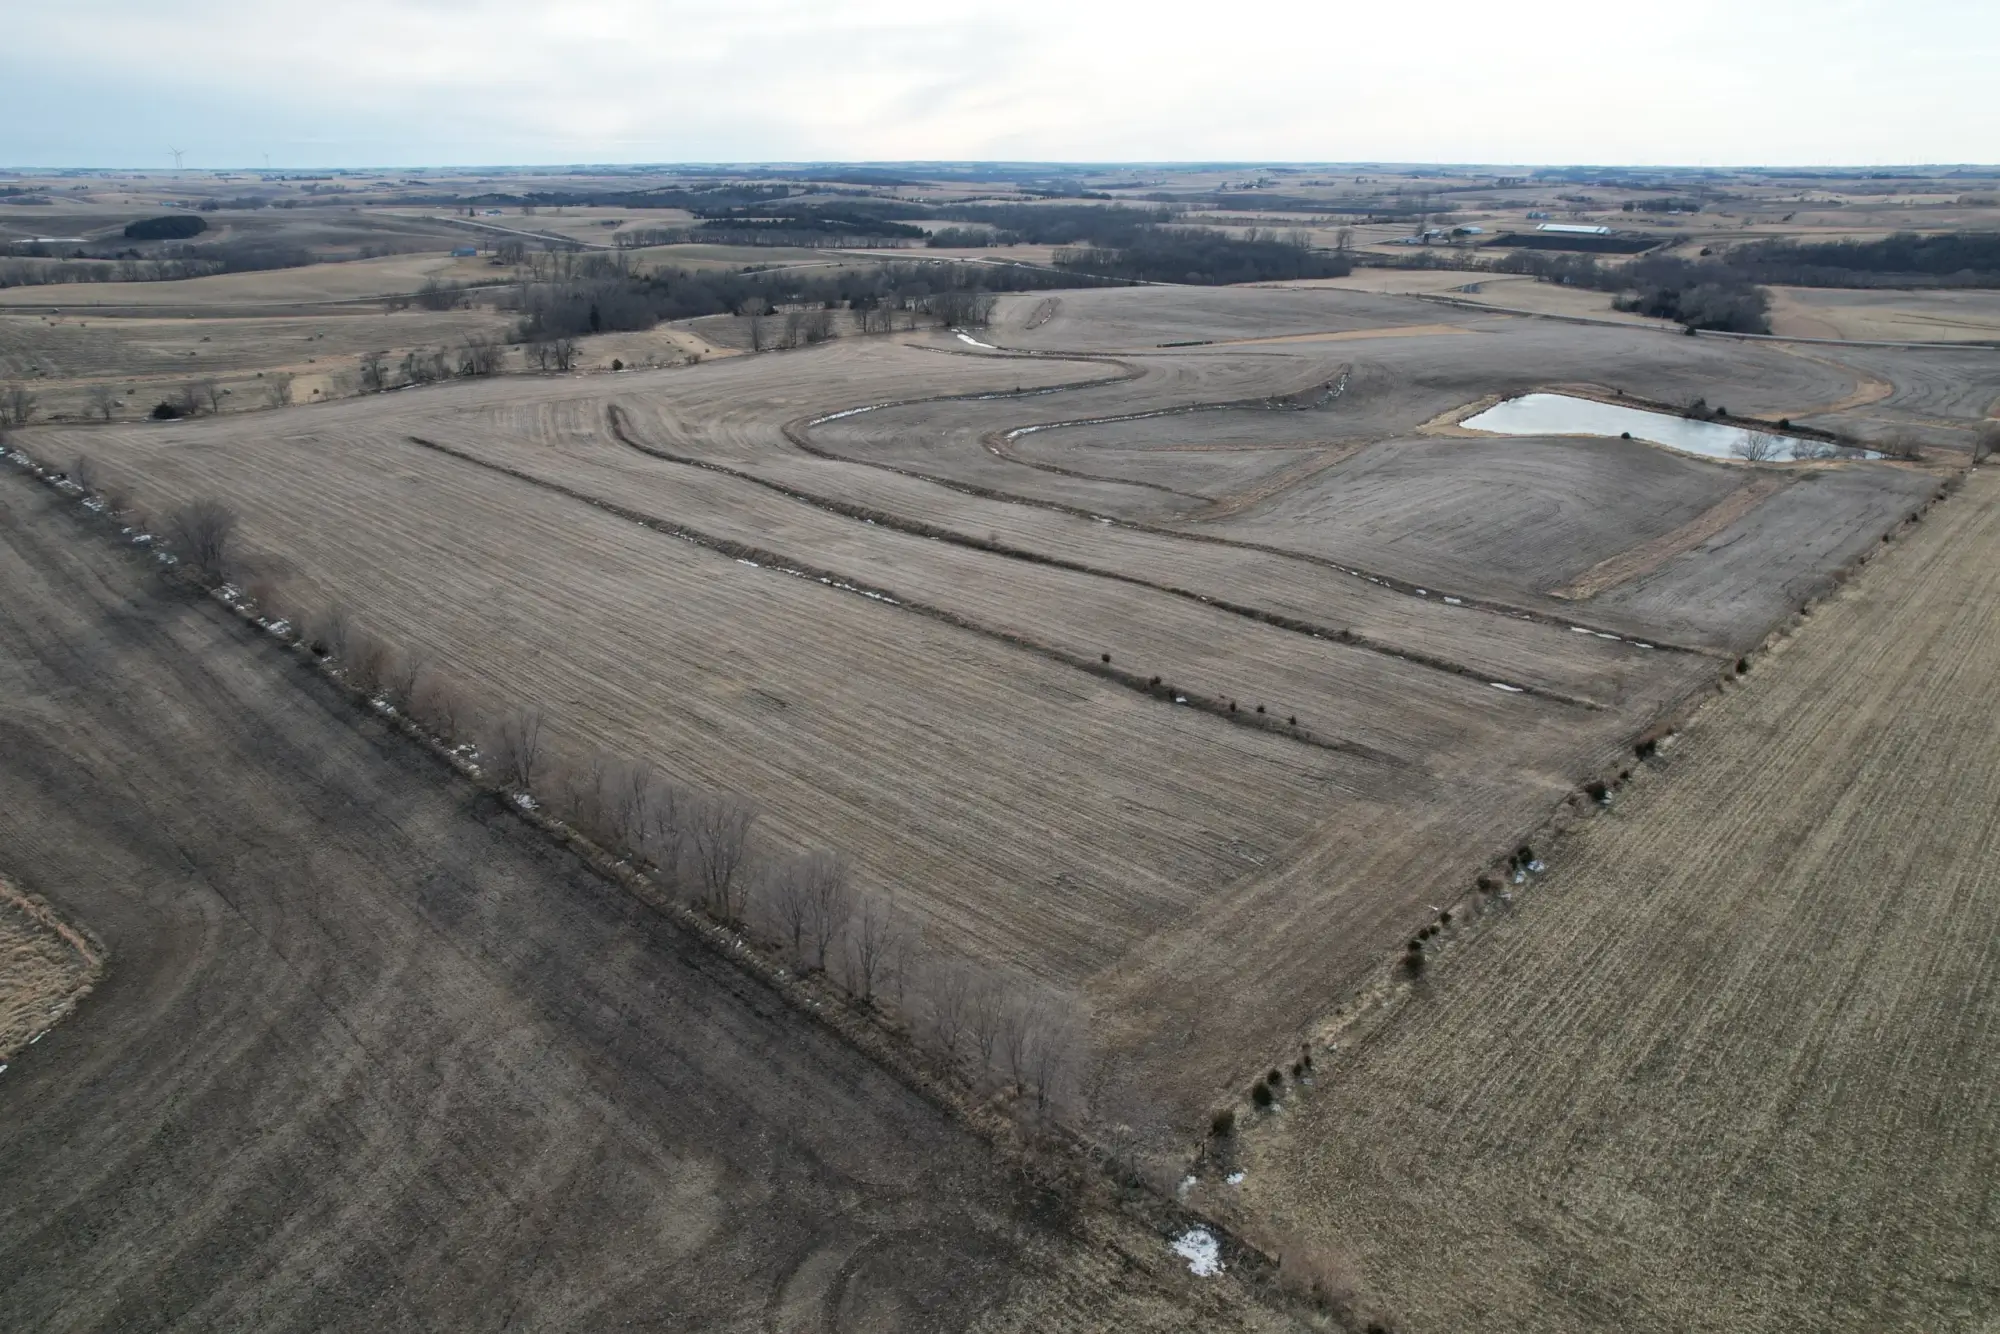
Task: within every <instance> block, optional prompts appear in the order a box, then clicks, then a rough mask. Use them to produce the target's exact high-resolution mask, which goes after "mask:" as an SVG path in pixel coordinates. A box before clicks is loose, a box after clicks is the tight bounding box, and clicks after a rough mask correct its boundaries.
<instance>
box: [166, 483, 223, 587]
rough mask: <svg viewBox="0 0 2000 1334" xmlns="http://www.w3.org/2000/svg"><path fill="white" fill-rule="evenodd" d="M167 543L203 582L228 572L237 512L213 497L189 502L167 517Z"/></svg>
mask: <svg viewBox="0 0 2000 1334" xmlns="http://www.w3.org/2000/svg"><path fill="white" fill-rule="evenodd" d="M166 528H167V540H168V541H169V542H171V543H172V544H173V547H174V550H175V552H176V553H177V554H178V555H179V556H180V558H181V559H182V560H183V561H185V562H186V563H187V564H188V565H189V566H190V567H192V568H193V569H194V570H195V571H196V572H197V573H198V574H200V575H201V576H202V577H203V578H205V579H210V580H219V579H221V578H222V577H223V576H224V575H225V574H226V573H227V567H228V564H229V548H230V542H231V539H233V538H234V537H235V534H236V511H235V510H233V509H231V508H230V507H229V506H227V505H225V504H223V503H222V502H221V501H219V500H216V499H214V498H213V497H207V496H204V497H202V498H201V499H199V500H191V501H189V502H188V503H187V504H185V505H183V506H181V507H180V508H179V509H177V510H175V511H174V512H173V513H172V514H169V515H168V516H167V524H166Z"/></svg>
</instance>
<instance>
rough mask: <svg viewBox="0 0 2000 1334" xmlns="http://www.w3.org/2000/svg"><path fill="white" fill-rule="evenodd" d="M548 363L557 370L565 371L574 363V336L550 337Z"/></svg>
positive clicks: (575, 351)
mask: <svg viewBox="0 0 2000 1334" xmlns="http://www.w3.org/2000/svg"><path fill="white" fill-rule="evenodd" d="M547 347H548V349H549V364H550V365H551V366H552V367H554V368H555V369H556V370H558V371H567V370H570V369H571V368H572V367H574V366H575V365H576V354H577V346H576V340H575V339H574V338H551V339H550V340H549V341H548V343H547Z"/></svg>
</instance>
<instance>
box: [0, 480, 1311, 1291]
mask: <svg viewBox="0 0 2000 1334" xmlns="http://www.w3.org/2000/svg"><path fill="white" fill-rule="evenodd" d="M9 471H10V473H12V470H11V469H10V470H9ZM53 510H54V502H53V499H52V497H51V496H50V494H49V493H48V492H46V491H44V490H43V489H42V488H40V487H37V486H34V485H32V484H30V483H28V482H26V481H25V480H23V479H21V478H20V477H18V476H15V475H10V476H8V477H5V478H0V586H4V587H5V588H6V589H7V590H8V597H7V599H6V601H5V604H4V607H0V701H4V703H0V736H4V739H5V744H4V745H0V865H5V866H6V867H7V868H8V874H9V876H10V877H12V878H13V880H14V883H16V884H17V885H18V886H19V887H20V888H21V889H23V890H30V891H33V892H35V893H37V894H39V895H41V896H43V897H44V898H46V899H47V900H48V902H49V903H50V904H51V905H54V906H55V907H57V908H59V909H60V910H61V911H62V912H63V913H64V914H65V915H67V916H74V917H75V918H76V919H78V920H81V921H84V922H87V923H89V924H90V926H91V928H92V930H93V931H94V933H95V934H96V935H97V936H98V937H99V938H101V940H102V941H103V944H104V946H105V947H106V949H107V951H108V955H109V969H108V972H107V973H106V974H105V977H104V979H103V981H102V982H101V984H100V985H99V986H98V988H97V989H96V991H95V992H94V993H93V994H91V995H90V996H89V997H88V998H86V999H85V1000H84V1001H83V1003H82V1005H81V1006H80V1008H79V1009H78V1010H77V1011H76V1013H75V1014H73V1015H72V1016H71V1017H69V1018H68V1019H67V1020H65V1021H64V1022H63V1023H61V1024H60V1025H58V1026H57V1027H55V1028H54V1029H53V1030H51V1031H50V1032H49V1033H48V1035H47V1036H46V1037H45V1038H44V1039H43V1040H42V1041H41V1042H39V1043H36V1044H35V1045H34V1046H32V1047H30V1048H27V1049H25V1050H24V1051H22V1052H20V1053H18V1054H17V1055H16V1056H15V1057H14V1059H13V1061H12V1064H11V1066H10V1067H9V1068H8V1069H6V1070H5V1072H4V1073H0V1179H4V1180H5V1181H7V1183H8V1190H7V1192H6V1196H5V1198H4V1199H0V1303H4V1306H5V1309H6V1310H7V1312H8V1320H7V1323H8V1324H9V1326H10V1327H12V1328H20V1329H43V1328H58V1327H60V1328H63V1329H75V1330H86V1329H157V1328H168V1327H178V1328H194V1327H199V1328H211V1329H213V1328H255V1329H259V1330H291V1329H325V1328H329V1327H354V1326H357V1325H366V1326H376V1327H384V1328H443V1327H465V1326H488V1325H494V1326H497V1325H502V1324H506V1323H509V1322H512V1323H514V1324H517V1325H519V1326H521V1327H524V1328H579V1327H586V1326H592V1325H599V1324H607V1323H616V1322H625V1321H630V1322H633V1323H635V1324H639V1325H643V1326H647V1327H673V1328H701V1329H717V1330H739V1329H740V1330H746V1331H747V1330H765V1329H771V1328H779V1329H785V1330H843V1331H846V1330H869V1331H882V1330H910V1331H931V1330H938V1329H950V1328H965V1327H973V1326H976V1327H978V1328H980V1329H984V1330H996V1331H999V1330H1022V1331H1027V1330H1079V1331H1082V1330H1101V1329H1114V1328H1115V1329H1141V1330H1162V1331H1164V1330H1180V1329H1202V1330H1208V1329H1232V1330H1244V1331H1252V1330H1275V1329H1280V1328H1285V1327H1287V1326H1286V1325H1285V1323H1284V1322H1283V1321H1282V1319H1281V1318H1280V1317H1277V1316H1274V1315H1272V1314H1271V1313H1269V1312H1267V1311H1265V1310H1263V1309H1262V1308H1259V1307H1256V1306H1253V1305H1251V1304H1250V1303H1249V1302H1248V1300H1247V1298H1246V1296H1245V1294H1244V1291H1243V1290H1242V1289H1241V1288H1239V1287H1237V1286H1236V1285H1235V1284H1234V1283H1233V1282H1232V1281H1230V1280H1228V1279H1223V1280H1219V1281H1218V1280H1215V1279H1210V1280H1207V1281H1203V1282H1200V1283H1197V1282H1196V1281H1195V1280H1193V1279H1191V1278H1189V1277H1188V1275H1187V1273H1186V1271H1185V1266H1184V1265H1183V1264H1182V1263H1181V1262H1180V1261H1179V1260H1178V1259H1177V1258H1176V1257H1174V1256H1173V1255H1172V1253H1171V1252H1170V1251H1169V1250H1168V1249H1167V1246H1166V1243H1165V1241H1164V1240H1163V1239H1161V1238H1159V1237H1157V1236H1154V1235H1151V1234H1149V1233H1147V1232H1145V1231H1143V1230H1140V1229H1138V1228H1136V1227H1135V1226H1134V1225H1133V1224H1131V1223H1129V1222H1126V1221H1124V1220H1123V1218H1122V1217H1121V1216H1119V1215H1117V1214H1114V1213H1110V1212H1108V1211H1102V1210H1098V1209H1095V1208H1086V1209H1084V1210H1083V1211H1082V1212H1080V1213H1072V1212H1069V1211H1066V1210H1064V1209H1062V1208H1059V1207H1057V1206H1056V1204H1055V1202H1054V1201H1052V1200H1051V1199H1049V1198H1048V1197H1046V1196H1044V1195H1041V1194H1038V1193H1037V1192H1035V1191H1033V1190H1031V1189H1029V1188H1027V1187H1026V1186H1024V1185H1023V1184H1022V1183H1020V1182H1019V1181H1017V1180H1016V1179H1015V1178H1013V1177H1012V1176H1011V1175H1010V1174H1009V1173H1008V1172H1007V1171H1006V1170H1004V1169H1002V1168H1001V1167H999V1166H998V1165H996V1164H995V1163H994V1161H993V1160H992V1158H991V1157H990V1156H989V1154H988V1152H987V1150H986V1147H985V1146H984V1145H983V1144H981V1143H979V1142H978V1141H976V1140H974V1139H973V1138H972V1137H971V1136H970V1135H969V1134H968V1133H967V1132H965V1131H964V1130H963V1129H961V1128H959V1127H957V1126H955V1125H954V1124H953V1123H952V1122H950V1121H948V1120H947V1119H946V1118H945V1117H944V1116H943V1115H942V1114H941V1113H940V1112H939V1111H938V1110H937V1109H936V1108H934V1107H933V1106H931V1105H930V1104H929V1103H927V1102H925V1101H923V1100H922V1099H920V1098H918V1097H917V1096H915V1095H914V1094H912V1093H911V1092H909V1091H908V1090H907V1089H905V1088H904V1087H903V1086H902V1085H900V1084H898V1083H896V1082H894V1081H893V1080H891V1079H890V1078H889V1077H888V1076H886V1075H884V1074H883V1073H881V1072H880V1071H878V1070H877V1069H876V1068H875V1067H874V1066H873V1065H872V1064H871V1063H870V1062H869V1060H868V1059H867V1058H866V1057H865V1056H864V1055H862V1054H861V1053H860V1052H858V1051H857V1050H855V1049H853V1048H850V1047H848V1046H846V1045H845V1044H843V1043H842V1042H840V1041H839V1040H837V1039H835V1038H834V1037H833V1036H832V1035H831V1034H830V1033H829V1032H827V1031H826V1030H823V1029H821V1028H820V1027H818V1026H817V1025H815V1024H812V1023H810V1022H806V1021H803V1020H802V1019H801V1017H800V1016H799V1015H798V1014H797V1013H795V1012H794V1011H792V1010H791V1009H790V1008H789V1007H788V1005H787V1003H786V1002H784V1001H782V1000H781V999H780V998H779V997H778V996H777V995H776V994H775V993H773V992H771V991H769V990H768V989H767V988H765V987H764V986H763V985H762V984H761V983H758V982H756V981H754V980H753V979H752V978H751V977H750V976H749V975H747V974H745V973H743V972H741V971H739V970H738V969H737V968H735V967H734V966H733V965H732V964H730V963H728V962H727V961H725V960H722V959H721V958H719V957H717V956H716V955H715V954H714V953H712V952H711V951H710V949H709V948H708V947H706V946H704V945H701V944H700V943H698V942H696V941H695V940H693V939H692V938H690V937H688V936H686V935H685V934H684V933H683V932H682V930H681V929H680V928H678V927H676V926H674V925H673V924H672V923H670V922H669V921H667V920H666V919H664V918H662V917H660V916H659V915H657V914H655V913H653V912H651V911H650V910H647V909H645V908H643V907H642V906H641V905H640V904H639V902H638V901H637V900H636V899H634V898H632V897H630V896H628V895H627V894H626V893H625V892H624V891H623V890H620V889H617V888H614V887H612V886H610V885H608V884H606V883H605V882H602V881H600V880H598V879H596V878H595V877H593V876H592V875H590V874H589V873H587V872H586V871H584V870H583V869H582V867H581V866H580V865H578V864H577V863H575V862H574V861H573V860H571V859H570V858H569V856H568V855H567V854H563V853H559V852H557V851H555V850H554V848H553V847H552V845H550V844H549V843H547V842H546V841H544V840H543V839H542V838H541V836H539V835H537V834H534V833H533V832H532V831H530V830H528V829H527V828H526V827H525V826H523V825H521V824H519V823H518V822H516V821H515V820H513V819H512V818H511V817H510V816H508V815H506V814H504V813H502V812H501V811H500V810H499V809H498V807H497V806H495V805H493V804H492V803H491V802H490V799H486V798H482V797H480V796H479V795H478V794H477V793H475V792H474V791H473V790H472V789H471V788H470V787H468V786H466V785H464V784H462V783H459V782H457V781H456V780H451V779H448V778H447V776H446V775H445V772H444V770H443V769H442V768H441V767H440V766H439V765H437V763H436V762H435V761H434V760H432V759H430V758H429V757H428V756H426V755H423V754H421V753H419V752H418V751H416V750H415V749H414V747H412V746H410V745H408V744H407V743H406V742H404V741H402V740H401V739H400V738H398V737H396V736H395V735H393V734H390V733H387V732H385V731H383V730H382V729H380V728H379V727H376V726H374V725H373V724H369V723H364V722H361V721H359V720H358V718H357V716H356V714H355V712H354V710H353V708H352V706H351V705H349V704H348V703H346V702H345V701H343V700H341V699H338V698H336V697H334V696H333V695H332V694H331V692H330V691H328V690H327V689H326V688H325V687H324V685H323V683H322V682H321V681H320V679H319V678H318V677H317V676H314V675H311V674H308V673H305V672H303V671H301V670H300V669H299V668H298V667H297V665H296V664H295V663H292V662H291V661H290V660H289V659H287V658H285V657H284V656H283V654H282V653H281V651H279V650H278V649H276V648H275V646H273V645H271V644H269V643H267V642H261V641H259V642H249V641H253V640H256V639H257V637H256V636H255V635H254V632H252V631H250V630H248V629H246V628H245V627H243V626H242V625H240V624H239V623H238V622H237V621H236V620H235V619H234V617H232V616H230V615H228V614H227V613H225V612H223V611H222V609H221V608H220V607H219V606H217V605H215V604H213V603H210V602H206V601H202V600H194V599H188V598H185V597H182V596H178V595H163V594H162V593H161V592H160V591H159V590H158V589H157V588H156V587H154V586H152V581H151V580H150V579H148V578H146V577H145V576H144V574H143V572H142V571H140V570H138V569H136V568H135V566H134V564H133V563H131V562H128V561H127V560H125V559H124V558H122V557H120V556H119V555H118V554H117V553H115V552H114V551H112V550H111V549H110V548H109V547H108V546H107V545H106V544H104V543H103V542H102V540H101V539H100V538H98V537H95V536H88V535H84V534H82V533H80V532H79V531H77V529H76V527H75V525H74V522H73V520H72V519H70V518H69V517H68V516H66V515H64V514H60V513H55V512H52V511H53ZM0 911H5V909H4V907H0ZM10 923H11V918H8V917H0V931H4V932H11V930H12V927H11V925H10ZM7 939H10V937H9V936H7V935H0V940H7ZM5 957H8V958H9V959H10V961H11V960H12V958H13V956H12V955H8V956H5ZM8 977H9V981H10V983H11V981H12V980H13V977H14V974H13V972H12V970H11V968H10V972H9V974H8Z"/></svg>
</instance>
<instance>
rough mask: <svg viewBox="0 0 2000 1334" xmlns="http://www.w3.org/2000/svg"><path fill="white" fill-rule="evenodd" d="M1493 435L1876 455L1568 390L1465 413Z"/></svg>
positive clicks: (1704, 451) (1782, 457)
mask: <svg viewBox="0 0 2000 1334" xmlns="http://www.w3.org/2000/svg"><path fill="white" fill-rule="evenodd" d="M1464 424H1465V425H1466V426H1469V427H1471V428H1472V429H1474V430H1477V431H1492V432H1493V433H1495V434H1496V435H1602V436H1609V437H1611V438H1612V439H1617V438H1619V437H1620V436H1624V435H1630V436H1631V437H1632V438H1633V439H1634V440H1649V441H1651V442H1652V443H1653V444H1656V445H1665V446H1666V447H1667V448H1669V449H1678V450H1680V451H1681V452H1682V453H1684V454H1699V455H1700V456H1701V457H1703V458H1709V459H1743V458H1749V459H1757V460H1759V461H1771V462H1779V461H1788V460H1791V459H1797V458H1834V457H1840V458H1869V459H1875V458H1880V457H1882V456H1881V455H1880V454H1876V453H1873V452H1872V451H1869V450H1863V449H1842V450H1838V451H1835V450H1834V448H1833V447H1832V446H1831V445H1826V444H1823V443H1821V442H1819V441H1816V440H1801V439H1798V438H1796V437H1794V436H1789V435H1779V434H1777V433H1776V432H1769V433H1766V432H1762V431H1749V430H1745V429H1744V428H1743V427H1741V426H1726V425H1724V424H1723V423H1721V422H1710V421H1696V420H1694V419H1692V418H1688V417H1675V416H1671V415H1669V414H1667V413H1664V412H1648V411H1647V410H1646V409H1644V408H1627V407H1620V406H1619V405H1618V404H1616V403H1599V402H1598V401H1597V400H1595V399H1590V398H1574V397H1572V396H1570V395H1569V394H1523V395H1521V397H1519V398H1510V399H1508V400H1507V401H1506V402H1504V403H1497V404H1495V405H1494V406H1492V407H1490V408H1488V409H1486V411H1484V412H1482V413H1479V414H1478V415H1477V416H1474V417H1468V418H1466V420H1465V423H1464Z"/></svg>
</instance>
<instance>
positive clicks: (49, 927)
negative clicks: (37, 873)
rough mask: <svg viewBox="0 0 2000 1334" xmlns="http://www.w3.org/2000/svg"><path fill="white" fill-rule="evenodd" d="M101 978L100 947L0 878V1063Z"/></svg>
mask: <svg viewBox="0 0 2000 1334" xmlns="http://www.w3.org/2000/svg"><path fill="white" fill-rule="evenodd" d="M103 972H104V954H103V951H102V949H101V948H100V947H98V946H97V945H95V944H93V943H92V942H91V941H90V940H89V939H88V938H87V937H86V936H84V934H83V933H82V932H80V931H78V930H77V929H76V928H75V927H72V926H70V925H69V924H68V923H66V922H64V921H63V920H62V918H60V917H58V916H57V915H56V912H55V910H54V909H53V908H51V907H49V905H48V904H46V903H44V902H43V901H42V900H41V899H39V898H37V897H36V896H35V895H33V894H29V893H26V892H25V891H23V890H20V889H16V888H15V887H14V886H13V885H12V884H10V883H8V881H7V880H6V879H4V878H0V1061H4V1060H5V1059H6V1058H7V1057H9V1056H11V1055H13V1054H14V1053H15V1052H17V1051H19V1050H20V1049H21V1048H22V1047H25V1046H26V1045H27V1044H28V1043H30V1042H32V1041H34V1040H35V1039H36V1038H37V1037H39V1036H41V1034H43V1033H44V1032H47V1031H48V1029H49V1028H50V1027H51V1026H52V1025H53V1024H55V1023H56V1022H57V1021H58V1020H60V1019H61V1018H62V1017H63V1016H64V1015H66V1014H68V1013H69V1012H70V1011H71V1010H72V1009H74V1008H75V1006H76V1003H77V1002H78V1001H79V1000H81V999H82V998H83V997H84V996H85V995H86V994H87V993H88V992H89V991H90V988H91V986H92V985H93V984H94V983H95V982H96V981H97V979H98V978H99V977H100V976H101V975H102V974H103Z"/></svg>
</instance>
